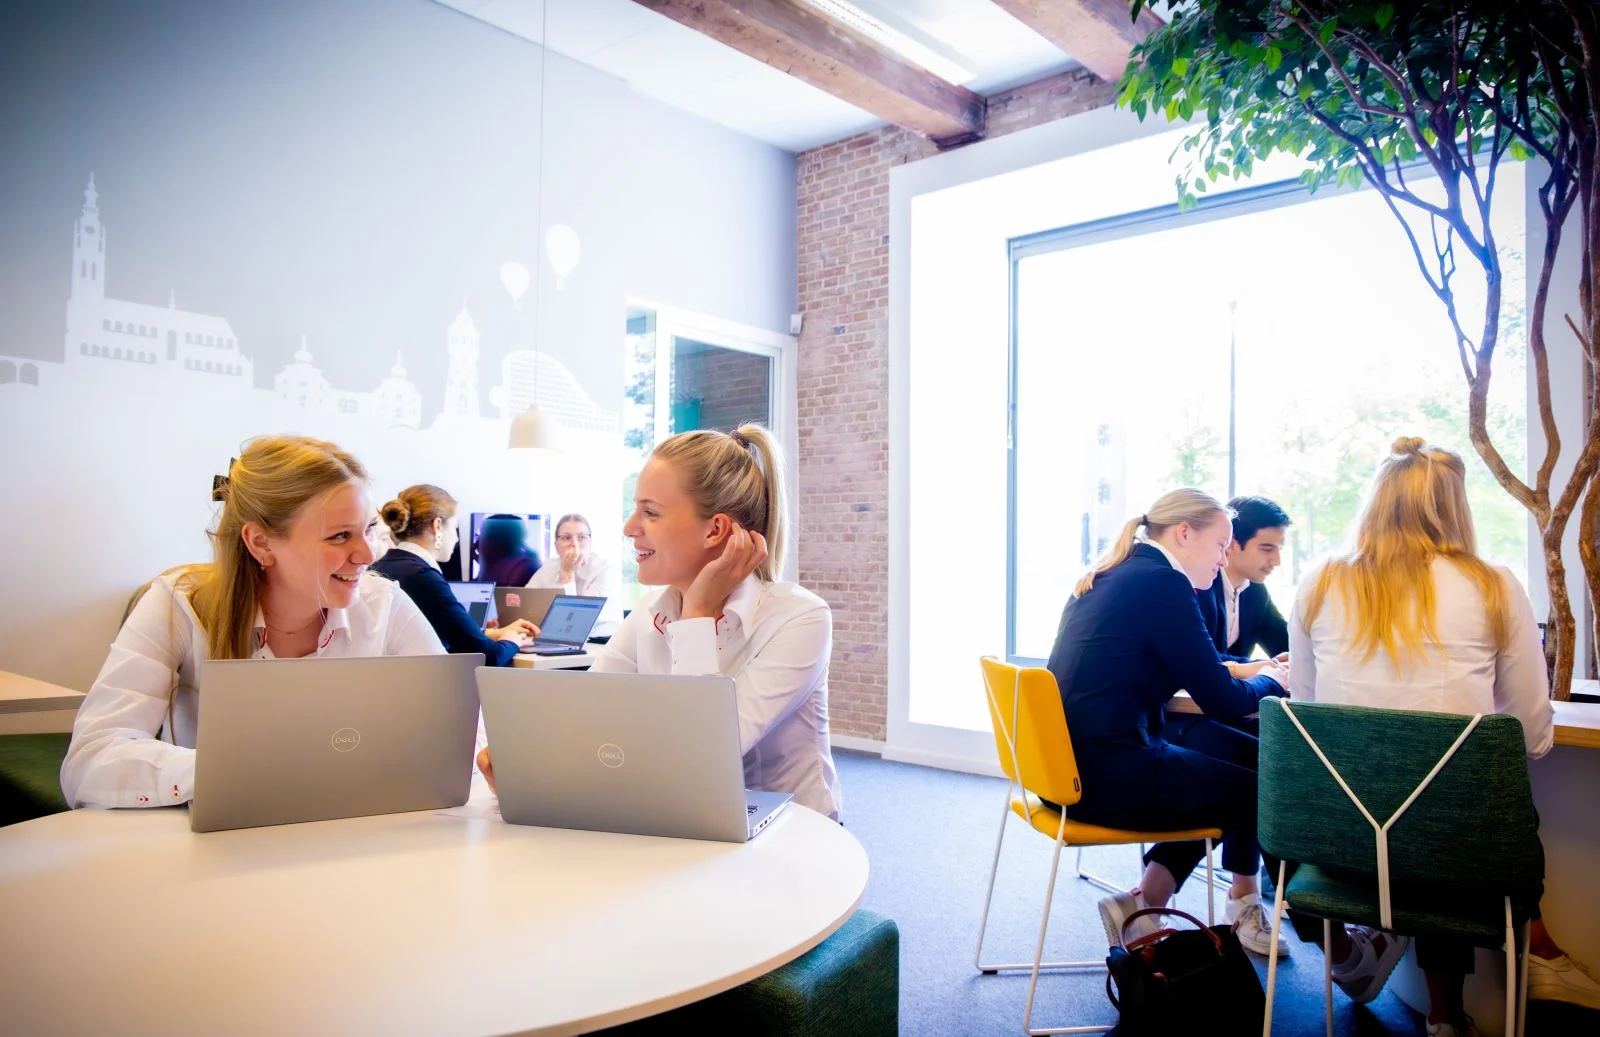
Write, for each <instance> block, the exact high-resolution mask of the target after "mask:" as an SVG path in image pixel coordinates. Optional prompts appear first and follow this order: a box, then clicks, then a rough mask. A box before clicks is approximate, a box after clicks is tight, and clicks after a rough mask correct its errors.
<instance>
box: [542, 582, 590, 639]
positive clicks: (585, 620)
mask: <svg viewBox="0 0 1600 1037" xmlns="http://www.w3.org/2000/svg"><path fill="white" fill-rule="evenodd" d="M605 603H606V599H604V598H586V597H577V596H575V595H571V594H563V595H561V596H559V597H557V598H556V600H555V601H553V602H551V603H550V611H548V612H546V613H545V614H544V622H543V623H540V624H539V640H541V641H559V642H560V643H562V644H569V645H581V644H583V643H584V641H586V640H588V638H589V631H591V630H593V629H594V624H595V621H596V620H598V619H599V618H600V609H601V608H602V607H603V606H604V605H605Z"/></svg>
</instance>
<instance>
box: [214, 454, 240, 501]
mask: <svg viewBox="0 0 1600 1037" xmlns="http://www.w3.org/2000/svg"><path fill="white" fill-rule="evenodd" d="M238 463H239V459H238V458H237V457H230V458H228V475H213V476H212V477H211V499H212V500H214V501H225V500H227V499H228V487H230V486H231V485H233V479H232V478H231V476H232V474H233V466H234V465H236V464H238Z"/></svg>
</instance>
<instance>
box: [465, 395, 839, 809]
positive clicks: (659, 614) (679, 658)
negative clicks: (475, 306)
mask: <svg viewBox="0 0 1600 1037" xmlns="http://www.w3.org/2000/svg"><path fill="white" fill-rule="evenodd" d="M622 532H623V534H624V535H625V536H627V537H629V538H631V539H632V540H633V546H634V550H635V552H636V553H637V556H638V560H639V582H640V583H644V584H648V585H651V586H657V587H661V588H662V590H661V593H660V594H658V595H657V596H656V597H655V598H654V599H651V600H646V601H645V602H644V603H642V604H641V605H640V606H639V607H638V608H636V609H634V610H633V612H632V613H631V614H630V615H629V616H628V618H627V619H625V620H623V621H622V625H621V627H619V628H618V630H617V633H616V634H615V635H614V636H613V637H612V638H611V641H610V643H609V644H607V645H606V646H605V648H603V649H602V650H601V651H600V654H599V658H598V659H597V660H596V662H595V665H594V667H593V668H594V670H596V671H598V672H603V673H659V674H691V675H706V674H722V675H724V676H728V677H732V678H733V680H734V683H735V686H736V688H737V699H738V709H739V744H740V747H741V750H742V751H743V753H744V776H745V784H746V786H748V787H749V788H752V789H760V790H765V791H769V792H789V793H792V794H793V795H794V798H795V801H796V802H797V803H800V804H802V805H804V806H807V807H810V808H811V809H813V810H815V811H817V812H818V813H821V814H825V815H827V816H828V817H831V818H833V819H835V820H838V818H839V812H840V798H839V778H838V774H837V773H836V772H835V770H834V765H833V749H832V744H831V741H830V738H829V734H828V657H829V655H830V653H831V651H832V647H833V618H832V614H831V613H830V612H829V610H828V605H827V603H826V602H824V601H823V600H822V599H821V598H819V597H817V596H816V595H815V594H812V593H811V592H810V591H808V590H806V589H804V588H803V587H801V586H799V585H798V584H794V583H788V582H786V581H783V580H780V579H778V578H777V576H778V573H779V572H780V571H781V570H782V566H783V558H784V554H785V552H786V550H787V549H788V536H789V535H788V500H787V493H786V489H785V486H784V475H783V457H782V455H781V453H780V452H779V450H778V445H777V442H776V440H774V438H773V436H772V433H770V432H768V431H767V430H766V429H764V428H762V427H761V426H759V425H741V426H740V427H739V428H737V429H735V430H734V431H732V432H730V433H723V432H715V431H710V430H706V431H697V432H684V433H681V434H680V435H676V436H673V437H672V438H671V439H669V440H667V441H666V442H664V443H662V444H661V445H660V446H658V447H656V449H655V452H654V453H652V454H651V455H650V460H649V461H647V462H646V463H645V466H644V469H643V470H642V471H641V472H640V473H639V482H638V487H637V489H636V490H635V497H634V510H633V514H632V515H631V516H630V517H629V518H628V521H627V522H626V523H625V524H624V525H623V527H622ZM478 764H479V768H480V769H481V770H482V771H483V773H484V775H485V776H486V777H489V778H490V780H491V781H492V780H493V770H492V769H491V766H490V762H489V750H488V749H485V750H484V751H483V752H481V753H480V754H479V756H478Z"/></svg>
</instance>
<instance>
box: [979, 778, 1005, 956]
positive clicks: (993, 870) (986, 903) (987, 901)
mask: <svg viewBox="0 0 1600 1037" xmlns="http://www.w3.org/2000/svg"><path fill="white" fill-rule="evenodd" d="M1012 788H1013V786H1011V785H1007V786H1006V799H1005V804H1004V806H1002V808H1001V810H1002V811H1003V812H1002V813H1001V815H1000V832H999V834H998V835H996V836H995V840H994V863H993V864H991V865H989V892H988V893H987V894H986V895H985V896H984V898H983V917H982V918H980V919H979V920H978V946H977V947H975V948H973V951H972V964H973V965H974V966H976V967H977V968H979V969H981V970H983V971H985V972H990V971H991V970H988V969H984V968H983V966H982V965H981V964H980V962H982V961H983V937H984V934H985V933H987V932H988V930H989V907H990V905H991V904H993V903H994V880H995V876H996V875H998V874H999V873H1000V847H1001V845H1002V844H1004V843H1005V839H1006V821H1007V819H1008V818H1010V816H1011V789H1012Z"/></svg>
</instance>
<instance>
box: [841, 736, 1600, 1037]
mask: <svg viewBox="0 0 1600 1037" xmlns="http://www.w3.org/2000/svg"><path fill="white" fill-rule="evenodd" d="M836 758H837V761H838V766H839V777H840V784H841V786H842V787H843V790H844V797H845V800H844V813H845V823H846V825H847V826H848V827H849V829H850V831H851V833H852V834H854V835H855V837H856V838H857V839H859V840H860V841H861V844H862V845H863V846H865V847H866V850H867V855H868V858H869V860H870V861H871V866H872V875H871V878H870V880H869V881H868V884H867V892H866V896H865V899H864V900H863V902H862V906H863V907H866V908H869V909H871V910H873V911H876V912H878V913H880V914H883V915H887V916H888V917H890V918H893V919H894V920H895V921H896V922H897V923H898V924H899V926H900V941H901V947H900V955H901V957H900V1006H901V1007H900V1011H901V1017H900V1032H901V1033H902V1034H907V1035H915V1037H924V1035H928V1037H934V1035H945V1034H951V1035H962V1037H988V1035H991V1034H992V1035H1001V1034H1004V1035H1008V1037H1010V1035H1015V1034H1017V1033H1020V1032H1021V1030H1022V1009H1023V1005H1024V1002H1025V1001H1026V999H1027V991H1028V974H1027V973H1026V972H1023V973H1018V974H1001V975H997V976H980V975H978V973H977V972H976V970H975V969H974V968H973V967H972V952H973V945H974V941H975V940H976V938H977V932H978V918H979V914H980V912H981V911H982V909H983V893H984V884H985V882H986V880H987V878H988V874H989V864H990V861H991V860H992V859H993V854H994V840H995V833H996V831H997V826H998V824H999V821H1000V812H1001V806H1002V801H1003V800H1004V798H1005V791H1004V790H1005V783H1004V782H1003V781H1001V780H999V779H996V778H984V777H979V776H977V775H971V774H958V773H954V772H950V771H941V770H935V769H932V768H927V767H915V766H910V765H908V764H900V763H890V762H886V761H883V760H880V759H878V758H877V757H875V756H866V755H861V754H856V753H846V752H840V753H837V757H836ZM1050 852H1051V844H1050V841H1049V840H1048V839H1045V838H1043V837H1041V836H1038V835H1037V834H1034V833H1031V832H1029V831H1028V830H1026V829H1025V828H1023V826H1022V825H1021V823H1020V822H1013V823H1011V824H1010V826H1009V828H1008V830H1007V833H1006V842H1005V849H1004V852H1003V854H1002V856H1001V860H1000V876H999V879H998V882H997V884H996V888H995V904H994V908H993V909H992V911H991V913H990V921H989V936H988V938H987V940H986V941H985V945H984V957H985V959H986V960H989V961H993V960H999V959H1003V960H1006V961H1026V960H1030V959H1031V957H1032V954H1033V946H1034V940H1035V939H1036V937H1037V935H1038V925H1039V911H1040V906H1041V903H1042V900H1043V897H1044V889H1045V882H1046V880H1047V878H1048V871H1049V864H1050ZM1137 854H1138V851H1137V848H1136V847H1132V848H1122V847H1114V848H1100V849H1095V850H1090V851H1087V852H1086V853H1085V855H1084V865H1085V867H1086V868H1088V869H1090V870H1093V871H1095V872H1097V873H1099V874H1101V875H1104V876H1105V877H1106V878H1108V879H1110V880H1111V881H1115V882H1126V883H1127V884H1128V885H1130V886H1131V885H1132V884H1133V883H1134V882H1135V881H1136V880H1137V877H1138V872H1139V864H1138V856H1137ZM1072 865H1073V859H1072V857H1071V856H1070V854H1069V853H1063V855H1062V877H1061V878H1060V879H1058V881H1057V882H1056V894H1055V907H1054V910H1053V912H1052V914H1051V924H1050V933H1049V936H1048V938H1047V940H1046V943H1045V957H1046V959H1047V960H1049V959H1051V958H1054V959H1057V960H1075V961H1076V960H1086V959H1091V958H1104V957H1105V953H1106V941H1105V936H1104V933H1103V931H1102V929H1101V925H1100V918H1099V914H1098V913H1097V911H1096V909H1095V902H1096V901H1097V900H1099V899H1100V897H1102V896H1104V893H1102V892H1101V891H1100V890H1098V889H1096V888H1095V887H1093V886H1091V885H1089V884H1088V883H1087V882H1083V881H1081V880H1079V879H1076V878H1074V877H1073V870H1072ZM1178 902H1179V906H1181V907H1183V908H1184V909H1185V910H1188V911H1189V912H1190V913H1191V914H1194V915H1196V916H1197V917H1199V918H1201V919H1204V918H1205V889H1204V885H1203V883H1202V882H1200V881H1198V880H1196V881H1193V882H1191V883H1189V885H1188V886H1187V887H1185V889H1184V890H1183V892H1182V893H1181V894H1180V896H1179V898H1178ZM1217 911H1218V915H1219V916H1220V914H1221V911H1222V902H1221V894H1219V896H1218V904H1217ZM1258 965H1259V966H1260V971H1261V972H1262V977H1263V982H1265V972H1266V966H1265V962H1264V961H1258ZM1277 997H1278V1007H1277V1010H1276V1011H1275V1012H1274V1013H1273V1015H1274V1026H1273V1032H1274V1034H1282V1035H1284V1037H1302V1035H1303V1037H1321V1035H1322V1033H1323V1022H1322V954H1321V950H1320V948H1318V947H1315V946H1312V945H1309V944H1301V943H1298V942H1296V943H1295V946H1294V947H1293V956H1292V957H1290V958H1288V959H1287V960H1285V961H1284V962H1283V963H1282V964H1280V966H1279V970H1278V994H1277ZM1596 1015H1600V1013H1597V1014H1590V1013H1585V1012H1583V1011H1582V1010H1581V1009H1577V1010H1573V1009H1570V1006H1565V1005H1538V1004H1534V1005H1530V1006H1529V1034H1530V1035H1534V1037H1546V1035H1554V1034H1561V1035H1566V1034H1585V1033H1600V1025H1597V1021H1600V1020H1597V1018H1596ZM1115 1021H1116V1012H1115V1010H1114V1009H1113V1008H1112V1007H1111V1004H1110V1002H1109V1001H1108V1000H1107V998H1106V991H1105V974H1104V973H1103V972H1084V973H1076V974H1072V973H1056V974H1044V975H1042V976H1041V978H1040V980H1039V995H1038V999H1037V1003H1036V1005H1035V1008H1034V1018H1033V1025H1035V1026H1091V1025H1096V1024H1110V1023H1113V1022H1115ZM1334 1024H1335V1030H1334V1032H1335V1033H1336V1034H1338V1035H1339V1037H1378V1035H1384V1037H1389V1035H1405V1037H1410V1035H1414V1034H1422V1033H1423V1032H1424V1027H1423V1025H1422V1020H1421V1017H1420V1016H1418V1015H1417V1014H1416V1013H1415V1012H1413V1011H1411V1009H1409V1008H1408V1007H1406V1006H1405V1005H1404V1004H1403V1003H1401V1001H1400V1000H1399V999H1398V998H1397V997H1395V996H1394V994H1392V993H1390V992H1389V991H1387V990H1386V991H1384V993H1383V994H1382V995H1380V996H1379V997H1378V999H1377V1000H1376V1001H1374V1002H1373V1003H1372V1004H1370V1005H1366V1006H1362V1007H1356V1006H1354V1005H1352V1004H1351V1003H1350V1002H1349V1001H1348V1000H1346V999H1345V998H1344V997H1343V995H1341V994H1339V993H1338V991H1337V990H1335V993H1334ZM1190 1032H1192V1033H1195V1034H1203V1033H1210V1032H1211V1031H1208V1030H1206V1029H1205V1028H1204V1026H1203V1025H1200V1026H1199V1028H1197V1029H1194V1030H1192V1031H1190Z"/></svg>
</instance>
